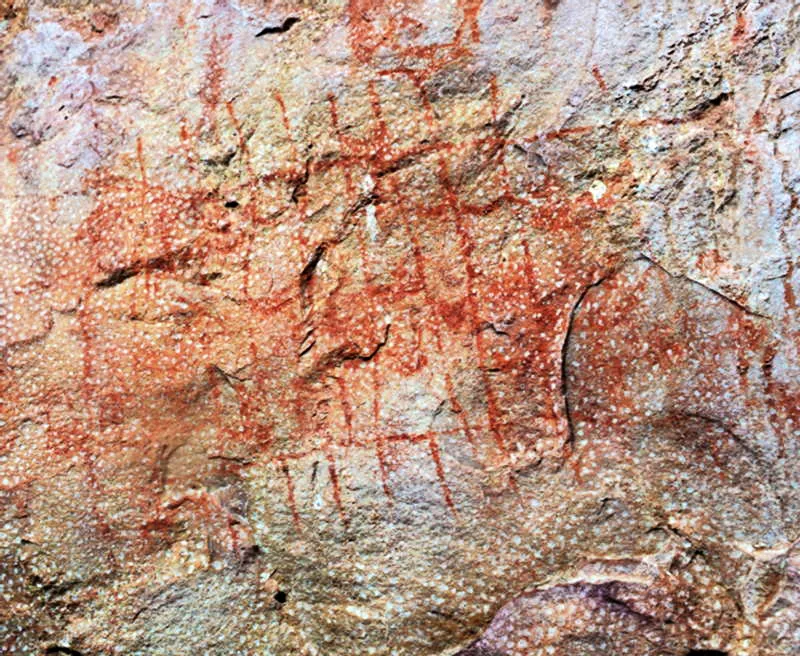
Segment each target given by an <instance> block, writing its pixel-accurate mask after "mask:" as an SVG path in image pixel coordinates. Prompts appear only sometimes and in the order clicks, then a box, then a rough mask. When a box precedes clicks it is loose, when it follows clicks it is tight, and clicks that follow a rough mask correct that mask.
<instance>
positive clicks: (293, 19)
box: [256, 16, 300, 37]
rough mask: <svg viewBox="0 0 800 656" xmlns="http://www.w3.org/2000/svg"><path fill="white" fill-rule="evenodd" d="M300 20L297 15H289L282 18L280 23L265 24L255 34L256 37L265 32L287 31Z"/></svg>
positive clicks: (277, 32) (278, 32)
mask: <svg viewBox="0 0 800 656" xmlns="http://www.w3.org/2000/svg"><path fill="white" fill-rule="evenodd" d="M299 22H300V19H299V18H298V17H297V16H289V17H288V18H286V19H284V21H283V22H282V23H281V24H280V25H267V26H266V27H265V28H264V29H262V30H261V31H260V32H258V33H257V34H256V37H259V36H264V35H265V34H282V33H283V32H288V31H289V30H290V29H292V27H294V26H295V25H296V24H297V23H299Z"/></svg>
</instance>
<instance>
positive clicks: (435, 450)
mask: <svg viewBox="0 0 800 656" xmlns="http://www.w3.org/2000/svg"><path fill="white" fill-rule="evenodd" d="M428 448H429V449H430V452H431V458H432V459H433V462H434V464H435V465H436V476H437V477H438V479H439V485H440V486H441V488H442V495H443V496H444V502H445V503H446V504H447V507H448V508H449V509H450V512H452V513H453V514H454V515H457V514H458V513H456V507H455V504H453V497H452V495H451V493H450V487H449V486H448V485H447V479H446V478H445V475H444V466H443V465H442V456H441V454H440V453H439V444H438V442H437V441H436V436H435V435H431V437H430V439H429V440H428Z"/></svg>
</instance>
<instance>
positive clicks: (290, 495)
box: [278, 456, 301, 531]
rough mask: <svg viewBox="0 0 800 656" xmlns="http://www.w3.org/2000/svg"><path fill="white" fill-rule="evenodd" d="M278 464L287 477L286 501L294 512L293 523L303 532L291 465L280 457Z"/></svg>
mask: <svg viewBox="0 0 800 656" xmlns="http://www.w3.org/2000/svg"><path fill="white" fill-rule="evenodd" d="M278 463H279V464H280V467H281V470H283V475H284V476H285V477H286V499H287V501H288V502H289V508H290V510H291V511H292V521H294V525H295V528H296V529H297V530H298V531H299V530H301V524H300V515H299V514H298V512H297V503H296V502H295V496H294V481H293V480H292V474H291V473H290V472H289V465H288V464H287V462H286V459H285V458H283V457H281V456H278Z"/></svg>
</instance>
